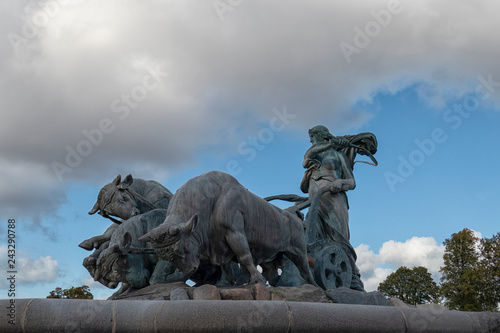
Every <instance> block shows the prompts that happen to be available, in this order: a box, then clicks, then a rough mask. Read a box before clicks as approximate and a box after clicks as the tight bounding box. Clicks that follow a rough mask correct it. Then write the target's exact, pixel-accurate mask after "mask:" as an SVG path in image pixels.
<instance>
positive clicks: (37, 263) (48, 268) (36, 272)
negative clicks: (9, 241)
mask: <svg viewBox="0 0 500 333" xmlns="http://www.w3.org/2000/svg"><path fill="white" fill-rule="evenodd" d="M7 249H8V248H7V245H0V253H7ZM16 255H17V256H16V258H15V271H16V272H17V273H16V281H19V282H21V283H23V284H36V283H40V282H42V283H45V282H53V281H55V280H56V279H57V278H58V277H59V272H60V270H59V264H58V262H57V260H56V259H54V258H52V257H51V256H46V257H38V259H32V258H27V257H19V254H16ZM7 263H8V262H7V260H2V262H1V264H0V269H1V270H2V271H3V272H7V271H9V270H11V269H9V268H8V267H7ZM0 281H1V282H0V288H5V287H7V286H8V285H7V280H5V279H2V280H0Z"/></svg>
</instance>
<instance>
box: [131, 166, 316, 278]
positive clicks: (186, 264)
mask: <svg viewBox="0 0 500 333" xmlns="http://www.w3.org/2000/svg"><path fill="white" fill-rule="evenodd" d="M139 240H140V241H144V242H152V244H153V247H154V248H155V249H156V251H157V253H158V255H159V257H160V258H162V259H166V260H169V261H171V262H172V263H173V264H174V265H175V266H177V267H178V268H179V269H180V270H181V271H182V272H184V273H186V274H191V273H193V272H195V271H196V270H197V269H198V267H199V265H200V262H202V261H203V260H204V259H206V260H209V261H210V262H211V263H212V264H213V265H218V266H222V267H223V269H224V270H227V269H228V265H229V264H230V263H231V261H232V260H233V259H234V258H236V259H237V261H238V262H239V263H240V265H241V266H242V267H244V268H245V269H246V270H247V271H248V272H249V274H250V283H256V282H261V283H265V281H266V279H267V280H268V281H270V280H271V278H274V276H273V274H274V271H275V270H276V269H275V267H276V264H275V263H277V262H281V261H282V256H283V255H285V256H286V257H287V258H289V259H290V260H291V261H292V262H293V263H294V264H295V266H297V268H298V270H299V272H300V275H301V276H302V277H303V278H304V279H305V280H306V281H307V282H308V283H311V284H314V285H316V283H315V281H314V279H313V277H312V276H311V273H310V271H309V269H308V260H307V250H306V243H305V239H304V226H303V223H302V221H301V220H300V219H299V218H298V217H297V216H296V215H295V214H292V213H290V212H288V211H284V210H282V209H280V208H278V207H276V206H274V205H272V204H270V203H268V202H266V201H265V200H264V199H262V198H260V197H258V196H256V195H254V194H252V193H250V192H249V191H248V190H247V189H245V188H244V187H243V186H242V185H240V184H239V183H238V181H237V180H236V179H235V178H234V177H232V176H230V175H228V174H226V173H222V172H218V171H211V172H208V173H205V174H203V175H201V176H198V177H196V178H193V179H191V180H189V181H188V182H187V183H186V184H184V185H183V186H182V187H181V188H180V189H179V190H178V191H177V192H176V193H175V195H174V196H173V197H172V200H171V202H170V206H169V208H168V211H167V217H166V219H165V222H163V223H162V224H161V225H160V226H158V227H156V228H154V229H153V230H152V231H150V232H148V233H147V234H146V235H144V236H142V237H141V238H139ZM256 265H261V266H262V267H263V269H264V270H263V272H262V274H263V275H264V276H263V275H262V274H261V273H259V271H258V270H257V268H256ZM228 275H229V272H228Z"/></svg>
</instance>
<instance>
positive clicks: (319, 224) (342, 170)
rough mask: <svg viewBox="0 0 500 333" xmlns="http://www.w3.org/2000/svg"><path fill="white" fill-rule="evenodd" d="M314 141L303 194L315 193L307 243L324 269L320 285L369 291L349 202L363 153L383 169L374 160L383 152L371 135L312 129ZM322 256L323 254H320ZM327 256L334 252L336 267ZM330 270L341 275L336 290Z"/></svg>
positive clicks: (308, 155) (307, 156) (306, 157)
mask: <svg viewBox="0 0 500 333" xmlns="http://www.w3.org/2000/svg"><path fill="white" fill-rule="evenodd" d="M309 137H310V140H311V143H312V146H311V147H310V148H309V149H308V150H307V151H306V153H305V155H304V162H303V164H302V165H303V167H304V168H306V171H305V173H304V177H303V179H302V182H301V184H300V189H301V190H302V191H303V192H304V193H309V200H310V202H311V207H310V208H309V213H308V216H307V221H308V227H307V228H308V230H307V238H308V249H309V252H313V253H312V255H313V257H315V259H316V260H315V261H316V264H318V265H320V268H319V269H318V270H317V274H316V275H317V278H316V279H317V280H318V278H319V280H320V281H318V283H319V284H320V285H321V284H323V285H324V287H326V288H331V287H339V286H346V287H350V288H351V289H356V290H361V291H363V290H364V289H363V283H362V282H361V279H360V274H359V270H358V268H357V267H356V253H355V252H354V249H353V248H352V246H351V244H350V243H349V239H350V232H349V213H348V209H349V203H348V200H347V195H346V191H349V190H353V189H354V188H355V187H356V182H355V180H354V175H353V166H354V163H355V162H354V158H355V156H356V154H357V153H360V154H363V155H368V156H369V157H370V158H371V159H372V161H373V162H374V164H373V165H377V162H376V160H375V158H374V157H373V154H374V153H375V152H376V148H377V141H376V138H375V136H374V135H373V134H371V133H361V134H358V135H357V136H345V137H335V136H333V135H332V134H330V132H329V130H328V128H326V127H325V126H315V127H313V128H311V129H310V130H309ZM365 163H366V162H365ZM370 164H371V163H370ZM328 241H331V244H328V243H329V242H328ZM327 246H330V249H329V250H326V249H325V248H326V247H327ZM319 252H321V255H318V253H319ZM327 253H330V257H331V255H332V254H333V255H334V256H333V257H335V261H334V262H325V260H329V259H328V258H324V257H325V254H327ZM314 254H316V255H314ZM327 257H328V256H327ZM346 259H348V261H347V260H346ZM349 266H350V267H349ZM328 270H334V271H336V273H335V274H334V275H338V276H337V277H336V279H333V280H332V282H333V283H334V285H331V284H329V283H328V281H327V280H328V279H327V276H328V272H327V273H324V272H325V271H328ZM318 275H319V277H318ZM349 275H351V276H349ZM325 279H326V280H325ZM321 280H324V281H321ZM325 284H327V285H325Z"/></svg>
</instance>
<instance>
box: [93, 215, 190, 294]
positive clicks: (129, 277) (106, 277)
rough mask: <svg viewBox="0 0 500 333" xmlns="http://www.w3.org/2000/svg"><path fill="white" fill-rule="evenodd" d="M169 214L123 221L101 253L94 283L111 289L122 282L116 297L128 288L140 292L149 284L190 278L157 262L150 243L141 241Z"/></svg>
mask: <svg viewBox="0 0 500 333" xmlns="http://www.w3.org/2000/svg"><path fill="white" fill-rule="evenodd" d="M166 213H167V211H166V210H165V209H154V210H152V211H149V212H147V213H144V214H141V215H137V216H133V217H131V218H129V219H128V220H126V221H124V222H123V223H122V224H120V225H119V226H118V228H116V231H115V232H114V233H113V235H112V236H111V240H110V242H109V247H108V248H106V249H104V250H103V251H102V252H101V253H100V256H99V258H98V259H97V263H96V265H95V267H93V268H94V271H93V276H94V280H96V281H99V282H101V283H103V284H105V285H106V286H107V287H108V288H112V289H114V288H116V287H117V285H118V283H119V282H122V286H121V288H120V290H118V292H116V293H115V294H113V296H118V295H119V294H121V293H123V292H124V291H126V290H127V289H128V288H129V287H132V288H137V289H139V288H143V287H146V286H148V285H150V284H157V283H169V282H176V281H186V280H187V279H188V276H187V275H185V274H183V273H180V272H177V273H175V274H174V272H175V266H173V265H172V264H171V263H170V262H168V261H165V260H161V259H158V256H157V255H156V253H155V251H154V249H153V248H152V245H151V243H144V242H140V241H138V238H139V237H140V236H142V235H144V234H145V233H146V232H147V231H149V230H152V229H153V228H154V227H157V226H158V225H160V224H161V223H162V222H163V220H164V219H165V216H166ZM89 271H90V270H89Z"/></svg>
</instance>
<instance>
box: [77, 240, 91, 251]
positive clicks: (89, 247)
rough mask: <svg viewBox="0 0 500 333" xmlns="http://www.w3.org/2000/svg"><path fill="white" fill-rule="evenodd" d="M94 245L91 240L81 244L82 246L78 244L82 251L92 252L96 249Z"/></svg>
mask: <svg viewBox="0 0 500 333" xmlns="http://www.w3.org/2000/svg"><path fill="white" fill-rule="evenodd" d="M93 243H94V242H92V241H90V239H86V240H84V241H83V242H81V243H80V244H78V246H79V247H81V248H82V249H85V250H87V251H92V249H93V248H94V244H93Z"/></svg>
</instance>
